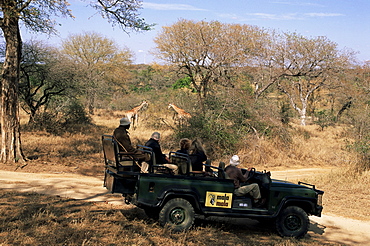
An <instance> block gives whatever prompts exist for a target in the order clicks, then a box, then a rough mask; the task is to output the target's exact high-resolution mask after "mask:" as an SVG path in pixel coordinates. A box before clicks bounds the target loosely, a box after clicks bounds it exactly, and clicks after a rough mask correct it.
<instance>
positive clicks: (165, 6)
mask: <svg viewBox="0 0 370 246" xmlns="http://www.w3.org/2000/svg"><path fill="white" fill-rule="evenodd" d="M143 8H146V9H155V10H192V11H207V10H206V9H200V8H196V7H194V6H191V5H188V4H161V3H148V2H143Z"/></svg>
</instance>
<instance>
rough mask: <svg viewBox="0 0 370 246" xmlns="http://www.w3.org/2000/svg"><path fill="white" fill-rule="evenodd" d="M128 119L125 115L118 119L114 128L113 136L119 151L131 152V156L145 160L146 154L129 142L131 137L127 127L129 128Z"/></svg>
mask: <svg viewBox="0 0 370 246" xmlns="http://www.w3.org/2000/svg"><path fill="white" fill-rule="evenodd" d="M130 125H131V122H130V119H129V118H127V117H123V118H122V119H120V121H119V126H118V127H117V128H116V129H115V130H114V132H113V136H114V137H115V139H116V140H117V142H118V149H119V152H131V153H132V156H133V157H134V158H135V159H137V160H145V159H146V156H145V155H144V153H143V152H142V151H140V150H138V149H136V148H134V147H133V146H132V144H131V139H130V136H129V133H128V131H127V130H128V129H130Z"/></svg>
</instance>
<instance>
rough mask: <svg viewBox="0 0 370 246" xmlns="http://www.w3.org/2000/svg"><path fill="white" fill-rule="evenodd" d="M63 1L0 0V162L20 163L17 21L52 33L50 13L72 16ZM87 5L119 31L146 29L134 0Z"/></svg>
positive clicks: (20, 41) (64, 0)
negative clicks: (0, 40) (1, 55)
mask: <svg viewBox="0 0 370 246" xmlns="http://www.w3.org/2000/svg"><path fill="white" fill-rule="evenodd" d="M68 5H69V3H68V1H66V0H55V1H52V0H35V1H31V0H28V1H23V0H1V1H0V28H1V30H2V32H3V36H4V39H5V43H6V51H5V60H4V63H3V70H2V78H1V113H0V124H1V150H0V162H3V163H5V162H23V161H25V158H24V156H23V153H22V149H21V137H20V129H19V127H20V125H19V106H18V83H19V71H20V70H19V65H20V61H21V50H22V39H21V34H20V28H19V25H20V23H23V24H24V25H25V26H26V27H27V28H29V29H30V30H32V31H35V32H45V33H53V32H54V31H55V29H54V27H55V24H56V23H55V21H53V16H69V17H72V14H71V12H70V10H69V9H68ZM90 5H91V6H92V7H93V8H95V9H96V10H97V12H99V13H101V14H102V16H103V17H104V18H106V19H107V20H108V21H109V22H110V23H112V24H113V25H115V24H116V25H118V26H120V27H122V29H123V30H126V29H132V30H135V31H139V30H149V29H150V28H151V27H152V25H148V24H147V23H145V21H144V20H143V19H141V18H139V17H138V13H137V10H138V9H140V8H141V1H138V0H117V1H113V2H112V1H110V0H99V1H96V2H95V1H91V2H90Z"/></svg>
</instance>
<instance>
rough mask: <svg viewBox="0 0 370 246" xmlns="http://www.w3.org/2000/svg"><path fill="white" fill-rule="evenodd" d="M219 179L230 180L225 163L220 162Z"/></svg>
mask: <svg viewBox="0 0 370 246" xmlns="http://www.w3.org/2000/svg"><path fill="white" fill-rule="evenodd" d="M218 178H219V179H228V178H229V176H228V175H227V173H226V172H225V162H223V161H220V163H219V164H218Z"/></svg>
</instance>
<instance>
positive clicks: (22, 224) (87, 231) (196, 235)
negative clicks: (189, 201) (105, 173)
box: [0, 190, 336, 246]
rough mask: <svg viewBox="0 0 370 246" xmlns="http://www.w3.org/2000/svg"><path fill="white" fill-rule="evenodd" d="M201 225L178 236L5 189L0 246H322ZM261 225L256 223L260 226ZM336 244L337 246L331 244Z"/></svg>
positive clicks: (265, 232)
mask: <svg viewBox="0 0 370 246" xmlns="http://www.w3.org/2000/svg"><path fill="white" fill-rule="evenodd" d="M203 222H204V220H201V219H200V220H197V222H196V224H195V226H194V228H193V230H190V231H188V232H183V233H172V232H170V231H168V230H167V229H166V228H162V227H160V226H158V225H157V223H156V222H155V221H153V220H150V219H148V218H147V217H146V216H145V214H144V213H143V211H142V210H141V209H138V208H135V207H132V206H127V208H126V209H123V210H120V208H116V207H113V206H112V205H108V204H104V203H101V204H96V203H88V202H82V201H76V200H72V199H62V198H60V197H52V196H46V195H41V194H36V193H16V192H7V191H4V190H0V245H4V246H5V245H94V246H95V245H145V246H146V245H171V246H172V245H174V246H176V245H178V246H180V245H189V246H191V245H194V246H195V245H197V246H200V245H215V246H217V245H232V246H236V245H246V244H248V245H276V246H293V245H302V246H303V245H322V243H319V242H315V241H314V240H312V239H310V238H309V237H308V236H307V237H306V238H305V239H302V240H294V239H286V238H281V237H279V236H277V235H276V234H275V233H274V232H273V231H271V230H269V229H266V228H262V227H261V226H260V227H258V226H257V227H255V226H253V227H251V226H250V225H249V224H248V221H246V220H244V221H242V222H240V221H239V222H237V221H235V222H232V221H226V222H225V221H215V220H213V221H212V220H211V221H207V223H203ZM254 223H255V222H254ZM327 245H336V244H327Z"/></svg>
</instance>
